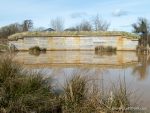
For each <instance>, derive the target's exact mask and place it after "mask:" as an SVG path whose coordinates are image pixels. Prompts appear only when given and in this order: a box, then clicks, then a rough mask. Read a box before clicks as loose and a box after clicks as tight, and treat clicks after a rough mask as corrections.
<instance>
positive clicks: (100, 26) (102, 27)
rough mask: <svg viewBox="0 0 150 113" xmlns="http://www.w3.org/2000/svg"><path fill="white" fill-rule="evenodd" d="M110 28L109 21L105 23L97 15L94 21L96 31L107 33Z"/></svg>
mask: <svg viewBox="0 0 150 113" xmlns="http://www.w3.org/2000/svg"><path fill="white" fill-rule="evenodd" d="M109 26H110V23H108V22H107V21H104V20H103V19H101V18H100V17H99V15H96V16H95V17H94V19H93V27H94V30H95V31H107V30H108V28H109Z"/></svg>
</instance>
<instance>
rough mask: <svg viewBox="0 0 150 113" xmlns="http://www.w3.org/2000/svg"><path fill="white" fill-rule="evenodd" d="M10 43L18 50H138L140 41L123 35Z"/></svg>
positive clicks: (31, 38) (23, 40)
mask: <svg viewBox="0 0 150 113" xmlns="http://www.w3.org/2000/svg"><path fill="white" fill-rule="evenodd" d="M9 45H14V46H15V47H16V48H17V49H18V50H29V48H30V47H33V46H39V47H41V48H46V49H47V50H94V49H95V47H96V46H100V45H103V46H112V47H116V48H117V50H136V46H137V45H138V41H137V40H136V41H135V40H132V39H128V38H124V37H121V36H99V37H94V36H93V37H85V36H76V37H75V36H74V37H71V36H70V37H24V38H23V39H18V40H17V41H9Z"/></svg>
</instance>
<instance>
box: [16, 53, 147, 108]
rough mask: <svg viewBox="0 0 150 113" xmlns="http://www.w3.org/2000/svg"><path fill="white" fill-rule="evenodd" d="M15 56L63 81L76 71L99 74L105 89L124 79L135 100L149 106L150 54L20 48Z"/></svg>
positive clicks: (24, 63)
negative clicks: (41, 51)
mask: <svg viewBox="0 0 150 113" xmlns="http://www.w3.org/2000/svg"><path fill="white" fill-rule="evenodd" d="M14 59H15V60H16V61H17V62H19V63H21V64H23V65H24V66H25V67H27V68H29V69H34V70H36V69H37V70H44V72H46V73H47V75H52V76H53V77H54V79H55V80H56V81H57V82H60V83H63V82H64V80H65V79H66V78H67V77H69V76H71V75H73V73H74V72H82V74H83V73H84V74H85V73H86V74H87V75H90V76H97V77H98V78H100V79H98V80H99V82H100V84H102V88H103V89H106V87H107V86H108V85H110V83H111V82H114V83H117V82H118V80H119V79H120V78H121V79H125V81H126V85H127V88H128V90H130V91H132V92H133V93H134V94H133V95H134V96H132V98H133V99H134V100H136V101H135V102H137V104H140V105H141V106H142V107H146V108H150V76H149V75H150V55H138V54H136V52H127V51H124V52H122V51H118V52H116V53H95V52H94V51H47V52H46V53H37V54H29V53H28V52H18V53H16V54H15V55H14ZM137 107H139V106H137Z"/></svg>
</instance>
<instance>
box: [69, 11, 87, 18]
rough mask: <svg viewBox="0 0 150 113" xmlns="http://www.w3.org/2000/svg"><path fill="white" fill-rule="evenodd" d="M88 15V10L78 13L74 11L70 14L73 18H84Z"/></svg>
mask: <svg viewBox="0 0 150 113" xmlns="http://www.w3.org/2000/svg"><path fill="white" fill-rule="evenodd" d="M85 16H88V14H87V13H86V12H76V13H72V14H71V15H70V17H71V18H82V17H85Z"/></svg>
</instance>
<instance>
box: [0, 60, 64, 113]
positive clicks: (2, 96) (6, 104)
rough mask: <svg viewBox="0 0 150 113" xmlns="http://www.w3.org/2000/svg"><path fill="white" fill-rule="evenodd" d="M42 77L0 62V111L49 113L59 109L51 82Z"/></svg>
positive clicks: (8, 112) (6, 61) (12, 64)
mask: <svg viewBox="0 0 150 113" xmlns="http://www.w3.org/2000/svg"><path fill="white" fill-rule="evenodd" d="M43 76H44V75H42V74H41V73H37V72H31V71H29V70H28V72H27V71H26V70H25V69H24V68H22V67H21V66H20V65H18V64H17V63H15V62H14V61H12V60H11V58H3V59H1V60H0V111H1V112H5V111H6V113H31V112H37V113H46V112H47V113H49V112H52V111H57V110H58V109H61V107H60V104H59V101H58V100H59V99H58V100H57V101H56V98H57V97H56V96H55V95H54V94H53V93H52V91H51V90H52V86H51V82H50V80H49V79H47V78H43Z"/></svg>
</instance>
